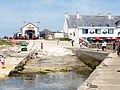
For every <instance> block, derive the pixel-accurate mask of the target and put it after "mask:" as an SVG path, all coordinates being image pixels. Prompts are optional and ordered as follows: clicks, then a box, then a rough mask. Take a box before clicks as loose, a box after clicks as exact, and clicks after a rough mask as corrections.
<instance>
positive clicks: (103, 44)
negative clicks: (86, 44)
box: [102, 41, 107, 51]
mask: <svg viewBox="0 0 120 90" xmlns="http://www.w3.org/2000/svg"><path fill="white" fill-rule="evenodd" d="M106 46H107V42H106V41H103V42H102V51H104V50H105V49H106Z"/></svg>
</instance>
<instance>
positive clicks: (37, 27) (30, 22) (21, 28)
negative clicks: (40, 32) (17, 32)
mask: <svg viewBox="0 0 120 90" xmlns="http://www.w3.org/2000/svg"><path fill="white" fill-rule="evenodd" d="M29 24H31V25H33V26H35V27H36V28H38V29H39V27H37V26H36V25H34V24H32V23H31V22H29V23H28V24H26V25H24V26H23V27H21V29H22V28H24V27H25V26H27V25H29Z"/></svg>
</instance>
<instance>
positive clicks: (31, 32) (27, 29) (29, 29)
mask: <svg viewBox="0 0 120 90" xmlns="http://www.w3.org/2000/svg"><path fill="white" fill-rule="evenodd" d="M38 29H39V28H38V27H37V26H35V25H34V24H32V23H28V24H26V25H25V26H23V27H22V28H21V32H22V36H23V37H24V36H28V37H29V38H33V37H34V36H35V37H38V35H39V32H38Z"/></svg>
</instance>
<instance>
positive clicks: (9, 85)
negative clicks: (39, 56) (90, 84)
mask: <svg viewBox="0 0 120 90" xmlns="http://www.w3.org/2000/svg"><path fill="white" fill-rule="evenodd" d="M85 80H86V77H84V76H83V75H81V74H77V73H75V72H66V73H63V72H57V73H48V74H45V75H41V74H28V75H21V76H16V77H15V76H14V77H9V78H8V79H6V80H0V90H77V88H78V87H79V86H80V85H81V84H82V83H83V82H84V81H85Z"/></svg>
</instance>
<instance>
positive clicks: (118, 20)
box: [63, 12, 120, 42]
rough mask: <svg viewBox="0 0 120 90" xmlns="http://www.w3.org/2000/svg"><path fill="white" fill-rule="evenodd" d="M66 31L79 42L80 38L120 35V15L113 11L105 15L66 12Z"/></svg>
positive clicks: (64, 28)
mask: <svg viewBox="0 0 120 90" xmlns="http://www.w3.org/2000/svg"><path fill="white" fill-rule="evenodd" d="M63 30H64V33H65V34H66V35H67V36H68V37H69V38H70V39H73V40H75V41H76V42H79V39H83V40H88V39H89V38H102V39H103V38H110V37H120V16H113V15H112V14H111V13H109V14H108V15H104V14H102V13H99V14H98V15H79V13H78V12H77V13H76V15H69V14H68V13H65V20H64V27H63Z"/></svg>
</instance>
